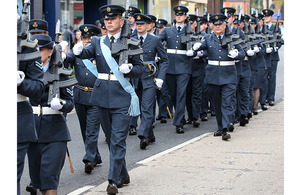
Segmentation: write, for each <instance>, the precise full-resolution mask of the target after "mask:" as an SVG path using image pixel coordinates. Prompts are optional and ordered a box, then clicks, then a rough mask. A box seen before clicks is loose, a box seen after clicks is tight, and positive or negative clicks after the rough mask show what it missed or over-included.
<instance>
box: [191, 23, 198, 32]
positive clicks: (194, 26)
mask: <svg viewBox="0 0 300 195" xmlns="http://www.w3.org/2000/svg"><path fill="white" fill-rule="evenodd" d="M196 26H197V22H196V21H194V22H193V23H192V24H191V29H192V30H193V31H195V29H196Z"/></svg>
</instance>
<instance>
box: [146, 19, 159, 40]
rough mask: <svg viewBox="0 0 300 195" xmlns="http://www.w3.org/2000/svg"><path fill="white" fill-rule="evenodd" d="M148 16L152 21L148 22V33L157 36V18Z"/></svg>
mask: <svg viewBox="0 0 300 195" xmlns="http://www.w3.org/2000/svg"><path fill="white" fill-rule="evenodd" d="M146 16H148V17H149V18H150V21H149V22H147V23H148V28H147V31H148V33H150V34H152V35H154V34H155V23H156V19H157V18H156V17H155V16H153V15H150V14H148V15H146Z"/></svg>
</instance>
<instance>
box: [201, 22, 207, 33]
mask: <svg viewBox="0 0 300 195" xmlns="http://www.w3.org/2000/svg"><path fill="white" fill-rule="evenodd" d="M206 27H207V23H203V24H201V25H200V31H201V32H205V29H206Z"/></svg>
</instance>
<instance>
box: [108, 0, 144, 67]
mask: <svg viewBox="0 0 300 195" xmlns="http://www.w3.org/2000/svg"><path fill="white" fill-rule="evenodd" d="M128 14H129V0H127V1H126V13H125V19H124V24H123V26H122V30H121V35H120V39H121V42H115V43H112V45H111V54H112V56H113V57H117V56H119V66H121V65H122V64H127V63H128V56H134V55H140V54H143V49H142V48H138V49H134V50H129V45H134V46H138V45H139V43H140V42H139V41H133V40H131V38H130V35H131V28H130V22H129V20H128Z"/></svg>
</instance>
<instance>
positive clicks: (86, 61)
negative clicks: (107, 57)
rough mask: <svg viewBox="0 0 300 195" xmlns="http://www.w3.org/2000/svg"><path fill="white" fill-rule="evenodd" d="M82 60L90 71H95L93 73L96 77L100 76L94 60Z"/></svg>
mask: <svg viewBox="0 0 300 195" xmlns="http://www.w3.org/2000/svg"><path fill="white" fill-rule="evenodd" d="M82 62H83V64H84V65H85V66H86V67H87V69H89V71H91V73H93V75H95V77H98V71H97V68H96V66H95V65H94V64H93V62H91V60H88V59H85V60H82Z"/></svg>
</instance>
